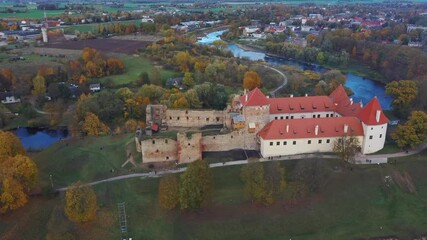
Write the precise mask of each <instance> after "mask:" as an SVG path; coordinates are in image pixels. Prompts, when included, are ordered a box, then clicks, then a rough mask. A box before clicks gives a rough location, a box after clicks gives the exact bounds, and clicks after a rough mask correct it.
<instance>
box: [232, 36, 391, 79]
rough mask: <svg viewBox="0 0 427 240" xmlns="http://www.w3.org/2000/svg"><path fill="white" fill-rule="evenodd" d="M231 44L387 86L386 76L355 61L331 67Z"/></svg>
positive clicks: (239, 44) (254, 46)
mask: <svg viewBox="0 0 427 240" xmlns="http://www.w3.org/2000/svg"><path fill="white" fill-rule="evenodd" d="M231 43H233V44H235V45H236V46H238V47H239V48H241V49H243V50H245V51H253V52H259V53H264V54H265V55H266V56H267V57H274V58H280V59H284V60H290V61H294V62H299V63H302V64H313V65H317V66H321V67H323V68H326V69H328V70H332V69H338V70H340V71H341V72H343V73H344V74H347V73H351V74H355V75H358V76H361V77H363V78H369V79H371V80H373V81H375V82H378V83H381V84H387V82H386V79H385V78H384V76H382V75H381V74H380V73H378V72H377V71H374V70H372V69H370V68H369V66H365V65H361V64H359V63H358V62H357V61H355V60H350V63H349V65H348V66H347V67H340V66H331V65H328V64H319V63H311V62H305V61H301V60H296V59H290V58H286V57H284V56H281V55H279V54H274V53H268V52H267V51H265V49H264V48H263V47H261V46H256V45H253V44H251V43H247V44H245V43H242V42H241V41H238V42H237V41H234V42H231Z"/></svg>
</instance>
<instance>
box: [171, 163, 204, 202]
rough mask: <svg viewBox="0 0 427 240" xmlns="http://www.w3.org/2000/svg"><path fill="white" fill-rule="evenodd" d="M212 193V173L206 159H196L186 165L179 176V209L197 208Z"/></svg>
mask: <svg viewBox="0 0 427 240" xmlns="http://www.w3.org/2000/svg"><path fill="white" fill-rule="evenodd" d="M211 193H212V175H211V173H210V171H209V165H208V163H207V162H206V161H203V160H197V161H195V162H192V163H190V164H189V165H188V167H187V170H186V171H185V172H184V173H183V174H182V175H181V177H180V184H179V203H180V206H181V209H198V208H200V207H202V205H203V204H205V203H206V202H207V201H208V200H209V198H210V197H211Z"/></svg>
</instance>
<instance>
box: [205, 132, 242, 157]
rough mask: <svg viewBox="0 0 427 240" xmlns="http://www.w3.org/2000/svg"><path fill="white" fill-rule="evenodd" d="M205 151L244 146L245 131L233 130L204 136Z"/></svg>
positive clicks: (225, 149) (226, 149)
mask: <svg viewBox="0 0 427 240" xmlns="http://www.w3.org/2000/svg"><path fill="white" fill-rule="evenodd" d="M202 144H203V151H207V152H215V151H228V150H231V149H236V148H244V145H245V133H244V131H233V132H231V133H227V134H218V135H212V136H203V137H202Z"/></svg>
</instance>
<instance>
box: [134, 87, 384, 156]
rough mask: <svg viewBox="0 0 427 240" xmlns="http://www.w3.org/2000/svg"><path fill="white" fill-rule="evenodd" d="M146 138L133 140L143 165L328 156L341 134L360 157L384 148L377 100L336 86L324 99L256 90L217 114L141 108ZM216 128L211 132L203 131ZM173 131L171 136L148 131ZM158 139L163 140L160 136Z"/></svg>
mask: <svg viewBox="0 0 427 240" xmlns="http://www.w3.org/2000/svg"><path fill="white" fill-rule="evenodd" d="M146 114H147V118H146V120H147V129H146V133H147V134H146V135H144V134H142V132H139V134H137V137H136V145H137V150H138V151H139V152H141V153H142V157H143V162H144V163H145V162H160V161H176V162H177V163H187V162H192V161H195V160H197V159H201V158H202V152H204V151H206V152H215V151H228V150H232V149H247V150H248V149H250V150H257V151H259V152H260V154H261V156H262V157H275V156H285V155H294V154H303V153H314V152H332V149H333V145H334V142H335V141H338V140H339V139H341V138H342V137H343V136H353V137H355V138H357V139H358V142H359V144H360V150H361V152H362V153H363V154H368V153H374V152H377V151H379V150H381V149H382V148H383V147H384V143H385V137H386V132H387V124H388V119H387V117H386V116H385V115H384V113H383V111H382V109H381V106H380V104H379V101H378V99H377V98H373V99H372V100H371V101H370V102H369V103H368V104H367V105H366V106H363V105H362V103H354V102H353V100H352V99H351V98H349V97H348V95H347V94H346V92H345V89H344V87H343V86H339V87H338V88H337V89H335V90H334V91H333V92H332V93H331V94H330V95H329V96H307V95H306V96H304V97H293V96H292V95H291V96H290V97H285V98H269V97H266V96H265V95H264V94H263V93H262V92H261V91H260V90H259V89H258V88H255V89H253V90H252V91H250V92H248V93H246V92H245V94H243V95H242V96H238V95H237V96H235V97H234V98H233V100H232V103H231V105H230V106H228V107H227V109H225V110H223V111H215V110H177V109H168V108H167V107H166V106H164V105H149V106H147V111H146ZM211 127H212V128H214V129H215V127H216V129H217V130H216V131H209V129H210V128H211ZM166 130H167V131H169V133H170V132H171V130H175V131H177V133H176V138H175V136H165V135H162V134H161V133H160V134H155V135H152V131H155V132H157V131H160V132H164V131H166ZM162 136H163V137H162Z"/></svg>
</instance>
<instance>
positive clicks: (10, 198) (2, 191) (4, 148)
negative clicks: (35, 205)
mask: <svg viewBox="0 0 427 240" xmlns="http://www.w3.org/2000/svg"><path fill="white" fill-rule="evenodd" d="M0 142H1V143H2V144H1V146H0V213H5V212H7V211H10V210H14V209H17V208H19V207H22V206H24V205H25V204H26V203H27V201H28V192H29V191H30V189H31V188H32V187H33V186H34V185H35V183H36V180H37V166H36V164H35V163H34V162H33V161H32V160H31V159H30V158H29V157H27V156H25V150H24V148H23V147H22V144H21V142H20V141H19V139H18V138H17V137H16V136H15V135H14V134H12V133H10V132H3V131H0Z"/></svg>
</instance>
